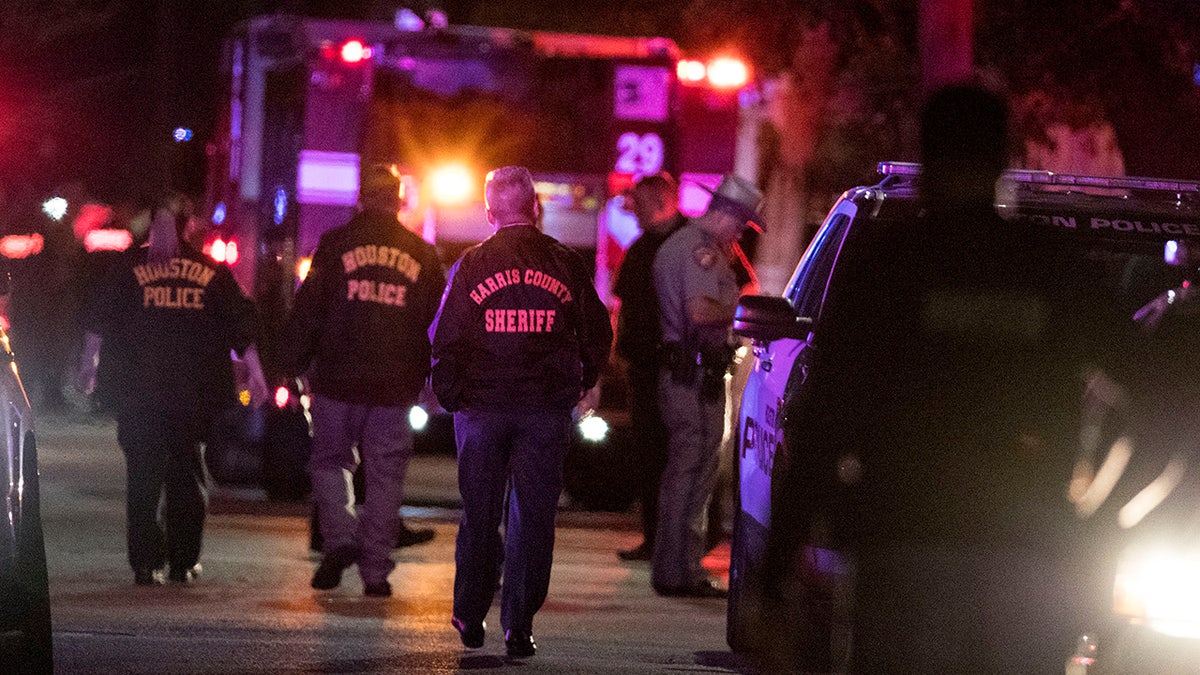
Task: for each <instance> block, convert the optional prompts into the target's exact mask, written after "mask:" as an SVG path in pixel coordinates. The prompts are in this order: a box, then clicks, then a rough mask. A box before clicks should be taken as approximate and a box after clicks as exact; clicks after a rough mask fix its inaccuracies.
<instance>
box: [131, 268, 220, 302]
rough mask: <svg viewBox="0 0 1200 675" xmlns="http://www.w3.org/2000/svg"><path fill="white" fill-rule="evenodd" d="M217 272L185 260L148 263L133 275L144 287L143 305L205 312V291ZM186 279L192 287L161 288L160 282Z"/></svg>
mask: <svg viewBox="0 0 1200 675" xmlns="http://www.w3.org/2000/svg"><path fill="white" fill-rule="evenodd" d="M216 273H217V271H216V270H215V269H213V268H211V267H209V266H207V265H204V264H202V263H198V262H196V261H194V260H188V259H186V258H171V259H170V260H168V261H166V262H161V263H145V264H142V265H137V266H135V267H134V268H133V276H134V278H136V279H137V282H138V285H139V286H141V287H142V306H143V307H159V308H163V309H204V289H205V287H207V286H208V283H209V282H210V281H212V279H213V276H215V275H216ZM176 279H179V280H183V281H187V282H190V283H193V284H196V285H197V287H192V286H174V285H158V284H156V283H155V282H157V281H168V280H176Z"/></svg>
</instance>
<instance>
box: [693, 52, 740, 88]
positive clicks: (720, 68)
mask: <svg viewBox="0 0 1200 675" xmlns="http://www.w3.org/2000/svg"><path fill="white" fill-rule="evenodd" d="M675 76H676V77H678V78H679V81H680V82H681V83H683V84H688V85H700V84H705V83H707V84H708V85H709V86H710V87H713V88H716V89H739V88H741V87H743V86H745V85H746V83H747V82H749V81H750V69H749V68H748V67H747V66H746V64H745V62H743V61H742V60H740V59H735V58H732V57H729V56H722V57H718V58H715V59H713V60H712V61H709V62H708V63H704V62H702V61H696V60H693V59H684V60H682V61H680V62H678V63H677V64H675Z"/></svg>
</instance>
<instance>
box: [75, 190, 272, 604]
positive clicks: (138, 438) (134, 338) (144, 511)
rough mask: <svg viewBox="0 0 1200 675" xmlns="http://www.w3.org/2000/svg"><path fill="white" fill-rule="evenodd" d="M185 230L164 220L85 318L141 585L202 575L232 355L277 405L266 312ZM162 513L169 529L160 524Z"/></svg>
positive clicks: (103, 287) (259, 396) (256, 390)
mask: <svg viewBox="0 0 1200 675" xmlns="http://www.w3.org/2000/svg"><path fill="white" fill-rule="evenodd" d="M183 225H184V219H183V218H181V217H179V214H177V213H176V212H175V211H173V210H172V209H171V208H165V207H164V208H160V209H159V210H158V212H157V213H156V215H155V217H154V219H153V222H152V224H151V233H150V241H149V244H148V245H147V246H143V247H140V248H138V249H134V250H132V251H130V252H128V253H127V254H126V255H125V257H124V259H123V260H121V261H120V263H119V264H117V265H116V266H115V267H114V269H113V271H112V272H111V273H110V274H109V275H108V276H107V277H106V278H105V280H104V281H103V282H102V283H101V284H99V285H98V286H97V288H96V289H95V290H94V291H93V292H92V293H91V294H90V296H89V298H88V299H87V301H86V302H85V304H84V306H83V307H82V308H81V312H80V318H81V321H82V324H83V327H84V329H85V330H88V331H90V332H92V333H94V334H96V335H98V336H99V337H100V338H101V339H102V340H103V341H104V343H105V344H106V345H107V346H110V347H113V348H112V349H106V350H105V351H104V352H103V354H105V358H112V359H116V360H117V361H118V363H117V364H115V367H112V368H105V369H103V371H102V372H103V373H105V374H106V376H107V377H110V378H113V379H115V381H114V382H108V383H104V384H105V389H106V391H108V392H109V401H110V403H112V404H113V408H114V412H115V413H116V417H117V440H118V441H119V443H120V445H121V449H122V450H123V451H124V454H125V462H126V476H127V490H126V516H127V518H128V523H127V538H128V551H129V564H130V566H131V567H132V568H133V574H134V582H135V583H137V584H138V585H146V586H148V585H158V584H162V583H163V581H164V577H163V572H164V570H163V566H164V564H169V565H170V569H169V571H168V572H167V578H169V579H170V580H171V581H174V582H180V583H190V582H191V581H193V580H194V579H195V578H196V577H197V576H198V575H199V573H200V564H199V559H200V547H201V538H202V535H203V529H204V517H205V509H206V503H207V492H206V486H205V472H204V468H203V465H202V455H201V444H202V443H203V442H204V440H205V439H206V438H207V437H208V434H209V432H210V431H211V429H212V427H213V424H214V421H215V419H216V416H217V414H218V412H219V411H220V410H222V409H223V408H225V407H226V406H228V405H232V404H233V402H234V401H235V399H234V378H233V367H232V362H231V360H230V350H231V349H232V350H236V351H238V352H241V353H243V355H244V356H245V357H246V359H247V361H248V363H250V365H251V370H252V375H253V378H252V382H251V395H252V402H253V403H255V404H258V403H261V402H262V401H265V400H266V398H267V389H266V384H265V382H264V381H263V380H262V373H261V368H260V367H259V366H258V357H257V355H256V353H255V351H254V348H253V343H254V341H255V340H256V339H257V335H258V322H257V316H256V314H255V311H254V306H253V304H252V303H251V302H250V300H249V299H247V298H246V297H245V296H244V295H243V294H242V292H241V290H240V289H239V288H238V285H237V282H236V281H234V278H233V275H232V274H231V273H230V271H229V268H227V267H224V266H219V265H214V264H213V262H212V261H211V260H209V259H207V258H206V257H205V256H203V255H202V254H201V253H199V252H198V251H196V250H194V249H192V248H191V247H190V246H188V245H187V244H186V243H184V242H181V241H180V239H179V235H180V233H181V231H182V227H183ZM160 504H161V506H162V508H161V512H162V520H163V522H162V523H160V522H159V511H160Z"/></svg>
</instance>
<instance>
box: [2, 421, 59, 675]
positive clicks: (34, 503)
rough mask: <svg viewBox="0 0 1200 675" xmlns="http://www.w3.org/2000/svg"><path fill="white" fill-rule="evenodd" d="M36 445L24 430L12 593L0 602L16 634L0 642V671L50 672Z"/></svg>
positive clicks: (47, 593)
mask: <svg viewBox="0 0 1200 675" xmlns="http://www.w3.org/2000/svg"><path fill="white" fill-rule="evenodd" d="M36 445H37V444H36V443H35V442H34V438H33V435H32V434H28V435H26V437H25V448H24V453H23V455H24V460H23V461H24V464H23V472H24V477H25V489H24V494H23V498H22V500H21V501H22V505H21V522H20V525H19V526H18V530H17V557H16V569H15V570H14V572H15V579H14V583H13V584H12V586H11V587H10V588H11V591H12V593H11V595H13V596H14V597H11V598H8V597H6V598H4V603H5V604H6V605H9V606H8V607H6V611H5V613H6V614H10V613H11V614H10V616H15V618H16V621H15V628H16V629H17V633H18V634H19V635H17V636H16V639H14V640H11V641H9V640H6V641H4V643H3V644H2V645H0V670H3V672H6V673H50V672H53V669H54V643H53V639H52V634H51V624H50V584H49V579H48V575H47V572H46V546H45V541H44V538H43V534H42V518H41V508H40V505H39V503H38V499H39V487H38V473H37V466H38V464H37V447H36ZM6 595H7V593H6Z"/></svg>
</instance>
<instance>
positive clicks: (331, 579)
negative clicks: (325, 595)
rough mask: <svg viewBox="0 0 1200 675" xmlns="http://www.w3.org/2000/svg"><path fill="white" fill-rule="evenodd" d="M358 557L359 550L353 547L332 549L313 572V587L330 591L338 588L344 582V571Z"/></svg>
mask: <svg viewBox="0 0 1200 675" xmlns="http://www.w3.org/2000/svg"><path fill="white" fill-rule="evenodd" d="M357 559H358V551H356V550H355V549H353V548H340V549H337V550H335V551H330V552H329V553H328V554H327V555H326V556H325V557H323V558H321V564H320V565H318V566H317V571H316V572H315V573H313V578H312V587H313V588H315V589H317V590H318V591H328V590H329V589H331V588H337V587H338V584H340V583H342V572H343V571H344V570H345V569H346V568H347V567H349V566H351V565H353V564H354V561H355V560H357Z"/></svg>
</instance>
